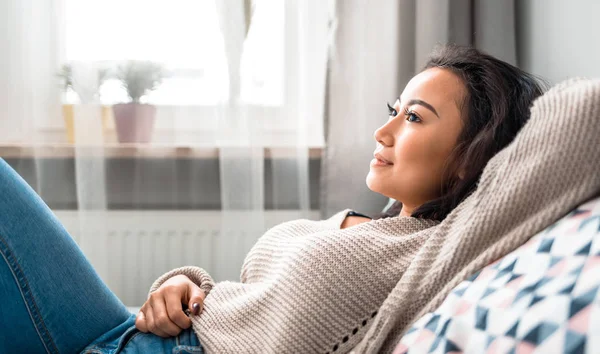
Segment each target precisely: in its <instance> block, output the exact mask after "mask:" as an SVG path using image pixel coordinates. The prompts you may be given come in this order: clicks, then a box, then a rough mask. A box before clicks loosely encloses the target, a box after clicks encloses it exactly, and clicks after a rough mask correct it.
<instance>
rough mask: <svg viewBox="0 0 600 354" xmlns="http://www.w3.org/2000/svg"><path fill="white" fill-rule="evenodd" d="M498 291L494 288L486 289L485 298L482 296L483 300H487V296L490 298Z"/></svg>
mask: <svg viewBox="0 0 600 354" xmlns="http://www.w3.org/2000/svg"><path fill="white" fill-rule="evenodd" d="M496 290H497V289H492V288H486V289H485V292H484V293H483V296H481V298H482V299H485V297H486V296H488V295H489V294H492V293H495V292H496Z"/></svg>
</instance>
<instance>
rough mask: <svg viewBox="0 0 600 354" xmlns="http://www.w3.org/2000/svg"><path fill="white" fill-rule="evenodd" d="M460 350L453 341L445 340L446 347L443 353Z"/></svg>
mask: <svg viewBox="0 0 600 354" xmlns="http://www.w3.org/2000/svg"><path fill="white" fill-rule="evenodd" d="M460 351H462V350H461V349H460V348H459V347H458V346H457V345H456V344H455V343H454V342H453V341H451V340H449V339H448V340H447V341H446V348H444V353H448V352H460Z"/></svg>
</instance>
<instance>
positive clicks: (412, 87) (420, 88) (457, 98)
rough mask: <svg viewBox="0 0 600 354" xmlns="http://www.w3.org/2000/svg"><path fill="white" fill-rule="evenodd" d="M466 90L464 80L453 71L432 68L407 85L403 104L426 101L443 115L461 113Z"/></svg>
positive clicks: (402, 99)
mask: <svg viewBox="0 0 600 354" xmlns="http://www.w3.org/2000/svg"><path fill="white" fill-rule="evenodd" d="M465 93H466V89H465V86H464V84H463V82H462V80H461V79H460V78H459V77H458V76H457V75H456V74H454V73H453V72H452V71H450V70H447V69H441V68H430V69H427V70H424V71H422V72H421V73H419V74H417V75H415V76H414V77H413V78H412V79H411V80H410V81H409V82H408V84H406V87H405V88H404V91H403V92H402V95H401V96H400V99H401V102H400V103H401V104H404V103H405V102H408V101H410V100H413V99H419V100H423V101H426V102H427V103H429V104H430V105H432V106H433V107H435V109H436V110H437V111H438V112H440V114H442V112H447V111H456V110H457V111H460V107H459V106H460V103H461V102H463V101H464V97H465Z"/></svg>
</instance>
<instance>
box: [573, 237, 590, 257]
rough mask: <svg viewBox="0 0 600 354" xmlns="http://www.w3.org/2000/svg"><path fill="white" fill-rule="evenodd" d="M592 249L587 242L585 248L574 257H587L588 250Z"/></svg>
mask: <svg viewBox="0 0 600 354" xmlns="http://www.w3.org/2000/svg"><path fill="white" fill-rule="evenodd" d="M591 249H592V241H590V242H588V243H587V244H586V245H585V246H583V247H582V248H581V249H580V250H579V251H577V253H575V255H576V256H588V255H589V254H590V250H591Z"/></svg>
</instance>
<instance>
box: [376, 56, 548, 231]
mask: <svg viewBox="0 0 600 354" xmlns="http://www.w3.org/2000/svg"><path fill="white" fill-rule="evenodd" d="M434 67H435V68H442V69H448V70H450V71H452V72H453V73H454V74H456V75H457V76H458V77H460V78H461V80H462V81H463V83H464V84H465V87H466V89H467V97H466V98H465V101H464V103H463V117H464V118H463V119H464V120H465V125H464V128H463V130H462V132H461V134H460V135H459V137H458V141H457V145H456V147H455V148H454V150H453V152H452V153H451V154H450V157H449V159H448V161H447V162H446V168H445V171H444V176H443V178H442V180H443V181H444V185H442V186H441V192H442V194H441V196H440V197H439V198H438V199H434V200H431V201H428V202H426V203H425V204H423V205H421V206H420V207H418V208H417V209H416V210H415V211H414V212H413V213H412V215H411V216H413V217H417V218H425V219H435V220H440V221H441V220H443V219H444V218H446V216H447V215H448V214H449V213H450V212H451V211H452V210H453V209H454V208H455V207H456V206H457V205H458V204H460V202H462V201H463V200H464V199H465V198H466V197H467V196H469V195H470V194H471V193H472V192H473V191H474V190H475V189H476V187H477V181H478V180H479V177H480V176H481V173H482V172H483V168H484V167H485V165H486V164H487V162H488V161H489V160H490V159H491V158H492V157H493V156H494V155H495V154H496V153H497V152H499V151H500V150H502V149H503V148H504V147H505V146H507V145H508V144H509V143H510V142H511V141H512V140H513V139H514V137H515V136H516V135H517V133H518V132H519V130H520V129H521V127H523V125H525V123H526V122H527V120H528V119H529V114H530V113H529V108H530V106H531V103H532V102H533V100H535V98H537V97H538V96H540V95H541V94H542V93H544V91H545V89H546V87H547V85H546V84H545V83H544V82H543V81H542V80H540V79H539V78H537V77H535V76H533V75H531V74H528V73H526V72H524V71H523V70H521V69H519V68H517V67H515V66H513V65H510V64H508V63H505V62H503V61H501V60H499V59H496V58H494V57H492V56H490V55H488V54H485V53H483V52H481V51H479V50H477V49H475V48H472V47H464V46H458V45H445V46H441V47H438V48H436V50H434V52H433V53H432V54H431V55H430V57H429V60H428V61H427V64H425V67H424V68H423V70H426V69H429V68H434ZM459 172H460V173H459ZM459 175H460V176H461V177H459ZM401 209H402V203H400V202H399V201H398V202H396V203H394V204H393V205H392V206H391V207H390V208H389V209H388V210H387V211H386V212H385V213H382V214H381V215H379V216H378V217H376V218H386V217H392V216H397V215H398V214H399V213H400V210H401Z"/></svg>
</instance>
